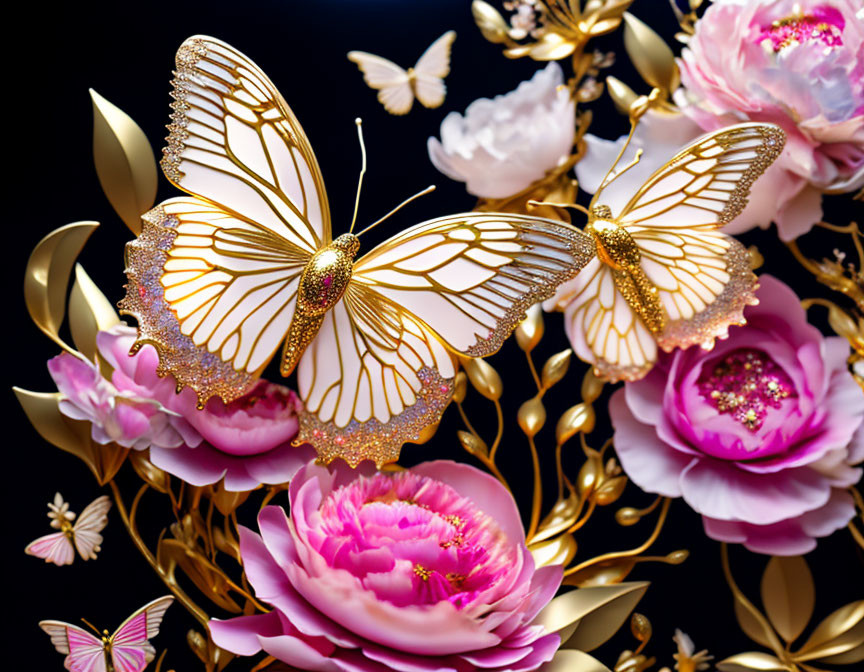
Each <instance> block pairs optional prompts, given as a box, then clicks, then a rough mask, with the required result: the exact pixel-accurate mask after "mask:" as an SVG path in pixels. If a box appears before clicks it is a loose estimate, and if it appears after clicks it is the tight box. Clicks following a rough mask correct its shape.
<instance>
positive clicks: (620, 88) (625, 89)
mask: <svg viewBox="0 0 864 672" xmlns="http://www.w3.org/2000/svg"><path fill="white" fill-rule="evenodd" d="M606 90H607V91H608V92H609V97H610V98H611V99H612V102H613V103H615V109H617V110H618V111H619V112H620V113H621V114H630V106H631V105H632V104H633V101H634V100H636V99H637V98H638V97H639V96H638V94H637V93H636V92H635V91H634V90H633V89H631V88H630V87H629V86H627V85H626V84H625V83H624V82H622V81H621V80H620V79H618V78H617V77H613V76H612V75H609V76H607V77H606Z"/></svg>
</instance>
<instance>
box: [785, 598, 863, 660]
mask: <svg viewBox="0 0 864 672" xmlns="http://www.w3.org/2000/svg"><path fill="white" fill-rule="evenodd" d="M862 644H864V600H857V601H855V602H850V603H849V604H847V605H844V606H842V607H840V608H839V609H838V610H837V611H835V612H834V613H832V614H831V615H829V616H828V618H826V619H825V620H823V621H822V622H821V623H820V624H819V625H817V626H816V629H815V630H814V631H813V633H812V634H811V635H810V638H809V639H808V640H807V641H806V642H805V643H804V645H803V646H802V647H801V648H800V649H798V651H796V652H795V653H794V654H793V655H794V658H795V660H797V661H808V660H817V659H820V658H828V657H832V656H837V655H840V654H843V653H847V652H849V651H852V650H853V649H856V648H858V647H859V646H861V645H862Z"/></svg>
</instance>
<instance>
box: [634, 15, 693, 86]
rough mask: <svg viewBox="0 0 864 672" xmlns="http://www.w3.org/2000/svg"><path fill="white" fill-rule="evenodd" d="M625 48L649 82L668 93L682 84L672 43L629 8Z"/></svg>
mask: <svg viewBox="0 0 864 672" xmlns="http://www.w3.org/2000/svg"><path fill="white" fill-rule="evenodd" d="M624 48H625V49H626V50H627V54H628V55H629V56H630V60H631V61H633V65H634V66H636V70H638V71H639V74H640V75H641V76H642V79H644V80H645V81H646V82H648V84H650V85H651V86H654V87H657V88H658V89H660V90H661V91H664V92H665V93H667V94H668V93H671V92H672V91H674V90H675V89H677V88H678V84H679V83H680V81H681V80H680V76H679V73H678V65H677V64H676V63H675V56H674V55H673V54H672V50H671V49H670V48H669V45H667V44H666V42H664V41H663V38H662V37H660V36H659V35H658V34H657V33H655V32H654V31H653V30H652V29H651V28H649V27H648V25H647V24H645V23H643V22H642V21H640V20H639V19H637V18H636V17H635V16H633V15H632V14H630V13H629V12H627V13H625V14H624Z"/></svg>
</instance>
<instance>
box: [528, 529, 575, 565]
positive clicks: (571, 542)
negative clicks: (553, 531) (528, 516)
mask: <svg viewBox="0 0 864 672" xmlns="http://www.w3.org/2000/svg"><path fill="white" fill-rule="evenodd" d="M528 550H529V551H531V555H532V556H533V557H534V565H535V566H536V567H546V566H547V565H564V566H566V565H567V564H568V563H569V562H570V561H571V560H572V559H573V556H575V555H576V540H575V539H574V538H573V535H572V534H562V535H560V536H558V537H555V538H554V539H547V540H546V541H540V542H536V543H532V544H530V545H529V546H528Z"/></svg>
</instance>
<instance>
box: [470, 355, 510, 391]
mask: <svg viewBox="0 0 864 672" xmlns="http://www.w3.org/2000/svg"><path fill="white" fill-rule="evenodd" d="M460 361H461V362H462V367H463V368H464V369H465V373H467V374H468V380H470V381H471V385H473V386H474V389H475V390H477V391H478V392H479V393H480V394H482V395H483V396H484V397H486V398H487V399H490V400H492V401H497V400H498V399H500V398H501V393H502V392H503V391H504V386H503V384H502V383H501V376H499V375H498V372H497V371H496V370H495V369H493V368H492V366H491V365H490V364H489V362H487V361H486V360H483V359H476V358H471V357H462V358H460Z"/></svg>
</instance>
